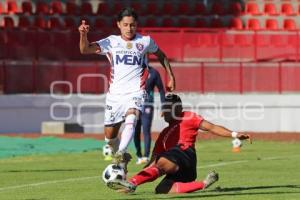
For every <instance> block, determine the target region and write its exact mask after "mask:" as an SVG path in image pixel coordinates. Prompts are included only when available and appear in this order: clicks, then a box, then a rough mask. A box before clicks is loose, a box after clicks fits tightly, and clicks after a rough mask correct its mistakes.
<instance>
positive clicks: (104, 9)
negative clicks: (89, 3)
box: [97, 1, 110, 15]
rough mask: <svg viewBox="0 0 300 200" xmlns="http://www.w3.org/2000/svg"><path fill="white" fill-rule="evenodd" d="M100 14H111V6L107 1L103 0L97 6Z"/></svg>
mask: <svg viewBox="0 0 300 200" xmlns="http://www.w3.org/2000/svg"><path fill="white" fill-rule="evenodd" d="M97 14H98V15H109V14H110V7H109V5H108V3H107V2H105V1H104V2H101V3H99V4H98V8H97Z"/></svg>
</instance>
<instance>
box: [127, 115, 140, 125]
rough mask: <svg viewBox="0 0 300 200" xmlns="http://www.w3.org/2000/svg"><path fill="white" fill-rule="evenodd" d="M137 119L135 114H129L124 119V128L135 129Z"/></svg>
mask: <svg viewBox="0 0 300 200" xmlns="http://www.w3.org/2000/svg"><path fill="white" fill-rule="evenodd" d="M136 122H137V117H136V115H135V114H129V115H127V116H126V117H125V126H126V127H127V128H135V126H136Z"/></svg>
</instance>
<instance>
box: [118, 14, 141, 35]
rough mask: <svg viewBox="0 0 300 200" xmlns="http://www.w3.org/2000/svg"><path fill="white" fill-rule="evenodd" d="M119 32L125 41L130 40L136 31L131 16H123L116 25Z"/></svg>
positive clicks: (135, 25) (135, 24) (135, 23)
mask: <svg viewBox="0 0 300 200" xmlns="http://www.w3.org/2000/svg"><path fill="white" fill-rule="evenodd" d="M117 25H118V27H119V29H120V31H121V36H122V38H123V39H125V40H131V39H132V38H133V37H134V35H135V33H136V29H137V22H136V21H135V19H134V18H133V17H132V16H125V17H123V19H122V20H121V21H119V22H118V23H117Z"/></svg>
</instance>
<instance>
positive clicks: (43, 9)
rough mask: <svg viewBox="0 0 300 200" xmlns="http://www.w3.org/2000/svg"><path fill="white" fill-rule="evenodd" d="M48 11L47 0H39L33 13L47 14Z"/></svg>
mask: <svg viewBox="0 0 300 200" xmlns="http://www.w3.org/2000/svg"><path fill="white" fill-rule="evenodd" d="M49 13H50V12H49V4H48V3H47V2H44V1H41V0H40V1H38V2H37V3H36V10H35V14H43V15H48V14H49Z"/></svg>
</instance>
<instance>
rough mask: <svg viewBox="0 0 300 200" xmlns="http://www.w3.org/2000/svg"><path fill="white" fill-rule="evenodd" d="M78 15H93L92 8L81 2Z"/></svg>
mask: <svg viewBox="0 0 300 200" xmlns="http://www.w3.org/2000/svg"><path fill="white" fill-rule="evenodd" d="M80 15H90V16H91V15H93V8H92V5H91V4H90V3H89V2H82V4H81V6H80Z"/></svg>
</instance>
